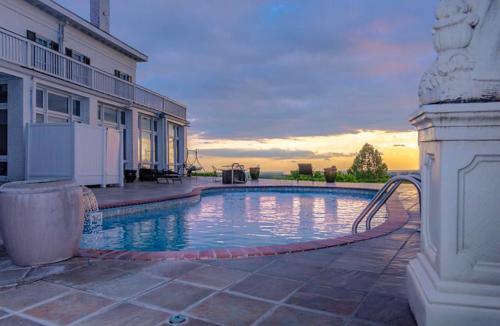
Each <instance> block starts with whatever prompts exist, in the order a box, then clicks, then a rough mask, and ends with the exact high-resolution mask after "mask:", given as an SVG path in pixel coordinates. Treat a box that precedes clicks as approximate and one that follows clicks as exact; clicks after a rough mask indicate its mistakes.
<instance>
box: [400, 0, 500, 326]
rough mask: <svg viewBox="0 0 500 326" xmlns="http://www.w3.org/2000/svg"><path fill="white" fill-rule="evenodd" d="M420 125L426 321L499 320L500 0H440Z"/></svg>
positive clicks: (415, 120)
mask: <svg viewBox="0 0 500 326" xmlns="http://www.w3.org/2000/svg"><path fill="white" fill-rule="evenodd" d="M436 17H437V22H436V25H435V27H434V46H435V49H436V51H437V53H438V57H437V59H436V61H435V63H434V64H433V65H432V66H431V67H430V68H429V70H428V71H427V72H426V73H425V74H424V76H423V78H422V81H421V84H420V90H419V96H420V102H421V107H420V109H419V110H418V111H417V112H415V113H414V114H413V115H412V117H411V119H410V121H411V123H412V124H413V125H414V126H415V127H416V128H417V130H418V135H419V146H420V168H421V174H422V183H423V196H422V212H421V214H422V230H421V253H420V254H418V256H417V258H415V259H414V260H412V261H411V262H410V264H409V265H408V296H409V302H410V307H411V309H412V311H413V313H414V314H415V318H416V320H417V322H418V324H419V325H500V215H499V214H500V53H499V49H500V29H499V28H498V26H500V1H497V0H476V1H466V0H441V1H440V3H439V5H438V10H437V12H436Z"/></svg>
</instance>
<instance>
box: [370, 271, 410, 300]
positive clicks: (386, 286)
mask: <svg viewBox="0 0 500 326" xmlns="http://www.w3.org/2000/svg"><path fill="white" fill-rule="evenodd" d="M372 291H373V292H377V293H383V294H388V295H393V296H396V297H401V298H407V297H408V294H407V291H406V277H405V276H395V275H386V274H383V275H382V276H380V277H379V279H378V280H377V282H375V285H374V286H373V288H372Z"/></svg>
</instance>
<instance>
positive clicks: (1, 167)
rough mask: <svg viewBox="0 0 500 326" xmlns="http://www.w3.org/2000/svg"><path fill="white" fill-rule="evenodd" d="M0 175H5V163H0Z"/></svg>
mask: <svg viewBox="0 0 500 326" xmlns="http://www.w3.org/2000/svg"><path fill="white" fill-rule="evenodd" d="M0 175H1V176H6V175H7V162H0Z"/></svg>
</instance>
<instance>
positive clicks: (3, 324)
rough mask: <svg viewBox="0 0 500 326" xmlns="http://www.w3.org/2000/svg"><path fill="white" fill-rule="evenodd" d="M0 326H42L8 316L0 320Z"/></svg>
mask: <svg viewBox="0 0 500 326" xmlns="http://www.w3.org/2000/svg"><path fill="white" fill-rule="evenodd" d="M0 326H42V324H39V323H37V322H34V321H32V320H29V319H25V318H21V317H19V316H10V317H7V318H3V319H0Z"/></svg>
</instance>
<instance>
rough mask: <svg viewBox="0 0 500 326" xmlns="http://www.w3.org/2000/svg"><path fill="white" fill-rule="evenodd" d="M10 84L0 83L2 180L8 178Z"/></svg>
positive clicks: (0, 170) (0, 178)
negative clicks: (8, 104) (8, 105)
mask: <svg viewBox="0 0 500 326" xmlns="http://www.w3.org/2000/svg"><path fill="white" fill-rule="evenodd" d="M8 101H9V96H8V85H7V84H5V83H0V181H2V180H5V179H7V103H8Z"/></svg>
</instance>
